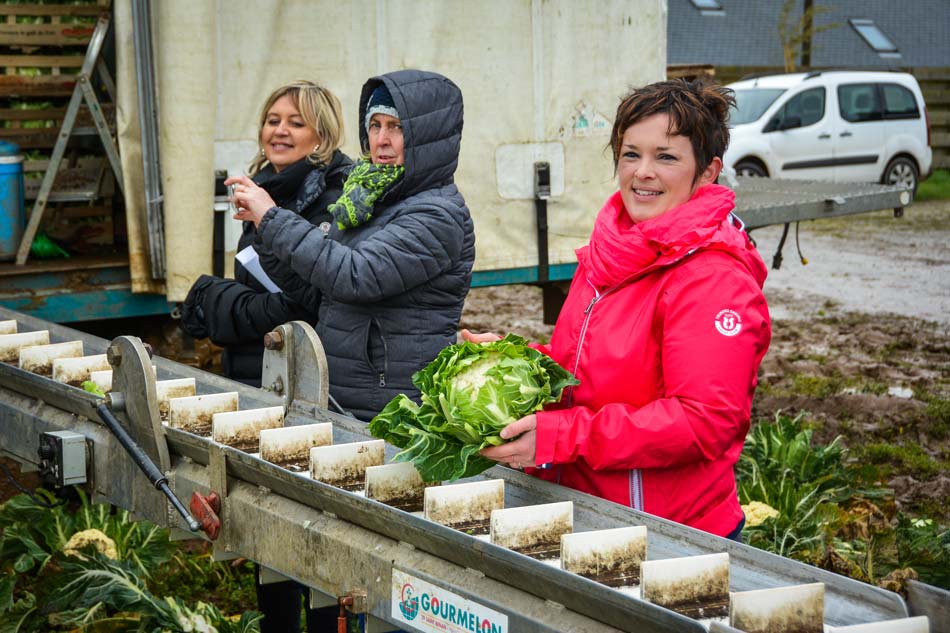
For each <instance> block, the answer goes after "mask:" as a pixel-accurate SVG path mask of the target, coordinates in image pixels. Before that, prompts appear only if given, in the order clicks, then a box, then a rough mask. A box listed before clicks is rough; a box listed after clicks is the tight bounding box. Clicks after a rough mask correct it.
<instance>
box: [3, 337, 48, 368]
mask: <svg viewBox="0 0 950 633" xmlns="http://www.w3.org/2000/svg"><path fill="white" fill-rule="evenodd" d="M34 345H49V331H48V330H40V331H38V332H20V333H18V334H0V361H2V362H4V363H15V362H17V361H19V360H20V349H21V348H23V347H32V346H34Z"/></svg>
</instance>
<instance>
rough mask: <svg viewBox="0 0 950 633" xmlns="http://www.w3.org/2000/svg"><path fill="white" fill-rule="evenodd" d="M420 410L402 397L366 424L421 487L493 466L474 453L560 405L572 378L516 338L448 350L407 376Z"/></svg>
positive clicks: (494, 444) (576, 382)
mask: <svg viewBox="0 0 950 633" xmlns="http://www.w3.org/2000/svg"><path fill="white" fill-rule="evenodd" d="M412 383H413V384H414V385H415V386H416V387H418V388H419V391H420V392H421V393H422V404H421V405H417V404H416V403H415V402H413V401H412V400H410V399H409V398H408V397H407V396H406V395H404V394H400V395H399V396H397V397H396V398H394V399H393V400H392V401H391V402H390V403H389V404H387V405H386V407H385V408H384V409H383V410H382V411H381V412H380V413H379V415H377V416H376V417H375V418H373V420H372V422H370V426H369V430H370V433H372V434H373V436H375V437H378V438H382V439H384V440H386V441H387V442H389V443H390V444H393V445H395V446H398V447H399V448H401V449H403V450H402V451H401V452H400V453H399V454H398V455H396V457H395V459H396V461H404V462H412V463H413V464H414V465H415V466H416V469H417V470H418V471H419V474H421V475H422V478H423V479H424V480H425V481H454V480H456V479H460V478H462V477H471V476H472V475H477V474H478V473H480V472H482V471H483V470H485V469H487V468H490V467H491V466H494V465H495V462H494V461H492V460H490V459H486V458H484V457H482V456H480V455H479V454H478V452H479V451H480V450H481V449H483V448H485V447H488V446H497V445H499V444H503V443H504V442H505V440H503V439H501V437H499V435H498V434H499V433H500V432H501V430H502V429H503V428H505V427H506V426H508V425H509V424H511V423H512V422H514V421H515V420H518V419H520V418H523V417H524V416H526V415H528V414H530V413H533V412H535V411H539V410H540V409H541V408H542V407H543V406H544V405H545V404H547V403H549V402H557V401H558V400H560V398H561V392H562V391H563V390H564V388H565V387H568V386H570V385H576V384H578V381H577V380H576V379H575V378H574V376H572V375H571V373H570V372H568V371H567V370H565V369H563V368H562V367H561V366H560V365H558V364H557V363H556V362H554V361H553V360H551V359H550V358H549V357H548V356H545V355H544V354H542V353H541V352H538V351H537V350H534V349H531V348H530V347H528V345H527V341H525V340H524V339H523V338H521V337H520V336H516V335H514V334H509V335H508V336H506V337H505V338H503V339H501V340H499V341H495V342H492V343H481V344H478V343H469V342H465V343H459V344H457V345H450V346H449V347H446V348H445V349H444V350H442V351H441V352H440V353H439V355H438V356H437V357H436V358H435V360H433V361H432V362H431V363H429V365H427V366H426V367H425V368H424V369H422V370H420V371H417V372H416V373H415V374H413V376H412Z"/></svg>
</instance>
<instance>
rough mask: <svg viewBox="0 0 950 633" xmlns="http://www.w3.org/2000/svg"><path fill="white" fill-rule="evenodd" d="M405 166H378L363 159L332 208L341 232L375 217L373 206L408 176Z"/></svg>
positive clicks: (352, 172)
mask: <svg viewBox="0 0 950 633" xmlns="http://www.w3.org/2000/svg"><path fill="white" fill-rule="evenodd" d="M405 171H406V168H405V167H403V166H402V165H374V164H373V163H371V162H369V161H367V160H363V159H360V160H359V161H357V163H356V166H355V167H353V171H351V172H350V175H349V176H347V178H346V182H345V183H343V195H342V196H340V198H339V199H338V200H337V201H336V202H334V203H333V204H331V205H330V206H329V207H328V210H329V211H330V213H332V214H333V219H334V220H336V225H337V227H339V229H340V230H341V231H345V230H346V229H352V228H354V227H357V226H359V225H360V224H363V223H364V222H366V221H367V220H369V219H370V218H371V217H373V205H374V204H375V203H376V201H377V200H379V198H380V196H382V195H383V194H384V193H386V191H387V190H388V189H389V188H390V187H392V186H393V185H394V184H396V182H397V181H398V180H399V179H400V178H401V177H402V175H403V174H404V173H405Z"/></svg>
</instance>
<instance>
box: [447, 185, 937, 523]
mask: <svg viewBox="0 0 950 633" xmlns="http://www.w3.org/2000/svg"><path fill="white" fill-rule="evenodd" d="M780 235H781V228H780V227H769V228H766V229H759V230H757V231H754V232H753V234H752V236H753V238H754V239H755V240H756V243H757V245H758V246H759V249H760V251H761V252H762V254H763V258H764V259H765V261H766V263H767V264H770V265H771V262H772V259H773V254H774V250H775V247H776V245H777V243H778V241H779V238H780ZM794 235H795V233H794V227H792V231H791V232H790V235H789V239H788V240H787V243H786V246H785V249H784V262H783V264H782V267H781V268H780V269H779V270H773V271H771V273H770V275H769V279H768V280H767V282H766V285H765V294H766V298H767V299H768V301H769V307H770V311H771V313H772V318H773V324H772V327H773V338H772V344H771V347H770V349H769V352H768V354H767V355H766V357H765V359H764V361H763V363H762V367H761V369H760V385H759V388H758V390H757V392H756V396H755V400H754V402H753V420H754V421H759V420H763V419H765V420H768V419H772V418H773V417H774V416H775V414H776V412H777V411H783V412H785V413H787V414H790V415H797V414H799V413H804V414H805V417H806V419H807V420H808V421H809V422H810V423H811V424H813V425H814V427H815V429H816V430H815V435H814V438H815V439H816V440H817V441H821V442H830V441H831V440H832V439H833V438H834V437H835V436H837V435H842V436H844V442H845V445H846V446H848V448H849V450H850V458H851V459H853V460H855V461H857V462H859V463H862V464H867V465H869V466H870V467H872V468H874V469H876V470H877V472H878V473H879V476H880V478H881V480H882V481H884V482H886V484H887V485H888V486H890V487H891V488H893V489H894V492H895V496H896V499H897V502H898V507H899V508H900V509H901V510H904V511H907V512H910V513H913V514H919V515H925V516H929V517H933V518H938V519H939V520H941V521H942V522H943V523H945V524H946V523H950V201H945V200H944V201H936V202H934V201H931V202H923V203H918V204H916V205H914V206H912V207H909V208H908V209H907V211H906V213H905V216H904V217H903V218H900V219H895V218H894V217H893V213H892V212H890V211H886V212H878V213H874V214H865V215H859V216H852V217H848V218H841V219H830V220H820V221H816V222H809V223H805V224H802V225H801V227H800V232H799V244H800V246H801V252H802V254H803V255H804V257H805V258H806V259H807V261H808V263H807V265H803V264H802V263H801V261H800V259H799V256H798V254H797V252H796V248H795V239H794ZM462 325H463V327H468V328H469V329H472V330H493V331H496V332H500V333H501V332H507V331H510V332H515V333H518V334H521V335H523V336H525V337H527V338H530V339H533V340H546V339H548V338H549V337H550V333H551V329H552V328H551V326H548V325H545V324H544V323H543V322H542V319H541V293H540V290H539V289H537V288H533V287H530V286H503V287H490V288H475V289H473V290H472V291H471V293H470V295H469V299H468V301H467V302H466V307H465V312H464V314H463V317H462Z"/></svg>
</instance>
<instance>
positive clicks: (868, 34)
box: [848, 19, 901, 57]
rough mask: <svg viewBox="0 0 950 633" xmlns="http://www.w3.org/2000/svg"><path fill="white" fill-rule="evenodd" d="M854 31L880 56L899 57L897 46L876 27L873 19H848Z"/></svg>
mask: <svg viewBox="0 0 950 633" xmlns="http://www.w3.org/2000/svg"><path fill="white" fill-rule="evenodd" d="M848 21H849V22H850V23H851V26H852V27H853V28H854V30H855V31H857V32H858V35H860V36H861V37H862V38H863V39H864V41H865V42H866V43H867V45H868V46H870V47H871V48H872V49H873V50H874V51H875V52H877V53H878V54H879V55H880V56H881V57H900V56H901V54H900V51H898V50H897V46H895V45H894V42H892V41H891V40H890V38H889V37H887V36H886V35H884V33H883V32H882V31H881V29H879V28H877V25H876V24H874V20H863V19H862V20H856V19H851V20H848Z"/></svg>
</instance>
